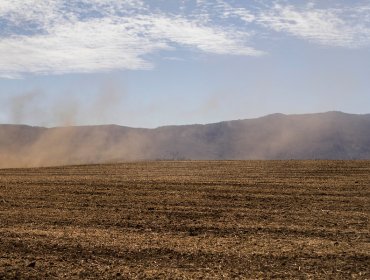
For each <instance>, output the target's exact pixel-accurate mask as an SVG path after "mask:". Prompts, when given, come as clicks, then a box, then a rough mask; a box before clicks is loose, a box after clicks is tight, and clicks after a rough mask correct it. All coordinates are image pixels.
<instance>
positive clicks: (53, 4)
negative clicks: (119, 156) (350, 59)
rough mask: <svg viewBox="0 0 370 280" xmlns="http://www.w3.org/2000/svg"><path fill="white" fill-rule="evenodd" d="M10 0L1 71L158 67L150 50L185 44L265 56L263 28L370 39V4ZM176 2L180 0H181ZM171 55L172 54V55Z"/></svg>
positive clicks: (2, 17) (5, 6)
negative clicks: (258, 43)
mask: <svg viewBox="0 0 370 280" xmlns="http://www.w3.org/2000/svg"><path fill="white" fill-rule="evenodd" d="M174 3H175V4H176V3H177V4H178V5H177V6H178V7H179V8H178V9H172V10H171V8H169V7H167V5H166V4H165V3H163V2H161V1H155V2H154V1H150V2H149V1H148V2H145V1H142V0H126V1H119V0H69V1H67V0H43V1H39V0H2V1H1V2H0V77H2V78H18V77H22V76H23V75H25V74H29V73H31V74H63V73H89V72H104V71H111V70H114V69H127V70H138V69H151V68H152V67H153V66H154V65H153V62H152V61H151V60H150V58H149V57H148V55H150V54H153V53H155V52H171V51H174V50H176V49H177V48H179V47H181V48H185V49H188V50H189V51H198V52H202V53H206V54H217V55H242V56H260V55H263V54H264V53H265V52H264V51H263V49H259V48H256V47H255V44H254V38H255V37H256V36H258V34H259V33H260V32H264V33H266V32H271V33H272V32H275V33H279V34H283V35H288V36H294V37H297V38H300V39H303V40H308V41H310V42H313V43H317V44H321V45H325V46H336V47H349V48H354V47H355V48H359V47H366V46H369V45H370V39H369V38H370V16H369V14H370V4H368V5H362V6H356V7H348V6H343V5H342V6H339V5H338V6H337V7H335V8H322V7H321V8H320V7H316V6H315V5H313V4H308V5H305V6H298V5H294V4H289V3H288V2H286V1H284V2H280V1H274V2H272V1H271V2H269V3H270V4H268V5H263V4H261V2H260V1H258V2H257V1H255V2H250V3H249V4H245V5H247V6H242V5H240V3H237V2H235V1H222V0H216V1H212V2H210V1H199V0H198V1H191V0H187V1H174ZM175 6H176V5H175ZM170 56H171V55H170Z"/></svg>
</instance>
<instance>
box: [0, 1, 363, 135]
mask: <svg viewBox="0 0 370 280" xmlns="http://www.w3.org/2000/svg"><path fill="white" fill-rule="evenodd" d="M325 111H343V112H347V113H356V114H364V113H370V0H363V1H358V0H357V1H356V0H336V1H332V0H317V1H300V0H298V1H297V0H295V1H293V0H290V1H288V0H276V1H274V0H272V1H264V0H245V1H236V0H230V1H224V0H215V1H205V0H150V1H149V0H148V1H144V0H126V1H123V0H1V1H0V123H14V124H28V125H35V126H47V127H52V126H61V125H95V124H118V125H125V126H133V127H148V128H151V127H157V126H162V125H174V124H175V125H181V124H193V123H212V122H218V121H224V120H233V119H245V118H255V117H260V116H263V115H267V114H272V113H284V114H301V113H315V112H325Z"/></svg>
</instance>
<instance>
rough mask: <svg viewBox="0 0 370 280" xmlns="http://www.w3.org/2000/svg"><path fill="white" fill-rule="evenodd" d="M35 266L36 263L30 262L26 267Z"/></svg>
mask: <svg viewBox="0 0 370 280" xmlns="http://www.w3.org/2000/svg"><path fill="white" fill-rule="evenodd" d="M35 266H36V261H32V262H30V263H29V264H28V265H27V267H32V268H34V267H35Z"/></svg>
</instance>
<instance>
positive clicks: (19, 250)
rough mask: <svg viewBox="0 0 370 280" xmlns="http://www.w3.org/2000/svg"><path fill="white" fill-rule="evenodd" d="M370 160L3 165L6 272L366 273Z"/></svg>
mask: <svg viewBox="0 0 370 280" xmlns="http://www.w3.org/2000/svg"><path fill="white" fill-rule="evenodd" d="M369 216H370V161H197V162H192V161H183V162H171V161H168V162H166V161H157V162H139V163H124V164H107V165H89V166H68V167H55V168H34V169H1V170H0V279H62V278H66V279H269V278H274V279H276V278H290V279H291V278H294V279H370V226H369Z"/></svg>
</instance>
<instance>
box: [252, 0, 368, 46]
mask: <svg viewBox="0 0 370 280" xmlns="http://www.w3.org/2000/svg"><path fill="white" fill-rule="evenodd" d="M363 12H366V10H363ZM258 22H259V23H261V24H262V25H264V26H265V27H268V28H271V29H273V30H275V31H278V32H285V33H288V34H291V35H293V36H296V37H299V38H302V39H306V40H309V41H312V42H315V43H319V44H322V45H327V46H341V47H351V48H353V47H361V46H363V45H364V44H366V45H367V44H369V43H370V39H369V34H370V28H369V26H366V23H365V22H364V21H363V20H362V18H361V14H360V11H359V10H356V9H350V8H344V7H343V8H335V9H334V8H333V9H319V8H315V7H314V6H313V5H307V6H305V7H303V8H302V7H301V8H297V7H295V6H293V5H279V4H277V5H275V6H274V7H273V8H272V9H270V10H268V11H265V12H263V13H262V14H261V15H260V17H259V18H258Z"/></svg>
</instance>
